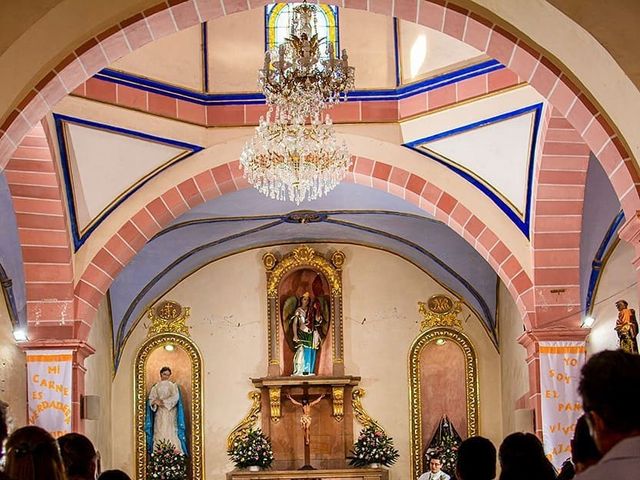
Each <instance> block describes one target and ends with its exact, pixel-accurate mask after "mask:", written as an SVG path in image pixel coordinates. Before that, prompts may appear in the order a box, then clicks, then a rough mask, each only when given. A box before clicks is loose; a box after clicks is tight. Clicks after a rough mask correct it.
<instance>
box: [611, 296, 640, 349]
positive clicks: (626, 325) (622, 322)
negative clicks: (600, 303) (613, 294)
mask: <svg viewBox="0 0 640 480" xmlns="http://www.w3.org/2000/svg"><path fill="white" fill-rule="evenodd" d="M616 308H617V309H618V320H617V321H616V329H615V330H616V333H617V334H618V339H619V340H620V350H624V351H625V352H629V353H638V342H637V340H636V336H637V335H638V321H637V320H636V311H635V310H634V309H632V308H629V304H628V303H627V301H626V300H618V301H617V302H616Z"/></svg>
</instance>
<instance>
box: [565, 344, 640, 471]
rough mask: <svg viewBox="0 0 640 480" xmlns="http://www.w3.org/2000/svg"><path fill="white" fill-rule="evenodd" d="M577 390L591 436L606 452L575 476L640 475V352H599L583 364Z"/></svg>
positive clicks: (599, 448) (602, 451)
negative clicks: (593, 463) (639, 404)
mask: <svg viewBox="0 0 640 480" xmlns="http://www.w3.org/2000/svg"><path fill="white" fill-rule="evenodd" d="M578 391H579V392H580V395H582V406H583V408H584V411H585V417H586V419H587V423H588V425H589V430H590V432H591V436H592V437H593V440H594V441H595V443H596V446H597V447H598V450H600V453H602V454H603V455H604V456H603V457H602V459H601V460H600V461H599V462H598V463H597V464H596V465H594V466H592V467H590V468H588V469H587V470H586V471H584V472H583V473H581V474H579V475H577V476H576V477H575V480H600V479H604V480H609V479H615V480H637V479H638V478H640V409H639V408H638V403H639V402H640V355H637V354H631V353H627V352H624V351H622V350H615V351H613V350H605V351H604V352H600V353H596V354H595V355H593V356H592V357H591V358H590V359H589V361H587V363H586V364H585V365H584V367H582V372H581V376H580V385H579V386H578Z"/></svg>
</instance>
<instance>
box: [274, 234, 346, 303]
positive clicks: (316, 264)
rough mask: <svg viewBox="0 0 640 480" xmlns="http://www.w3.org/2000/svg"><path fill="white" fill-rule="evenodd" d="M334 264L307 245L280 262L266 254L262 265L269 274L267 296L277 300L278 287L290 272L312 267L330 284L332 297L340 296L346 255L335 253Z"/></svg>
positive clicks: (295, 250)
mask: <svg viewBox="0 0 640 480" xmlns="http://www.w3.org/2000/svg"><path fill="white" fill-rule="evenodd" d="M332 262H333V263H331V262H329V261H328V260H327V259H326V258H324V257H323V256H322V255H320V254H318V253H317V252H316V251H315V250H314V249H313V248H311V247H309V246H307V245H303V246H301V247H298V248H296V249H294V250H293V251H292V252H291V253H289V254H288V255H286V256H285V257H284V258H283V259H282V260H281V261H279V262H278V261H277V258H276V257H275V255H273V254H272V253H266V254H265V255H264V256H263V257H262V263H263V264H264V266H265V269H266V270H267V272H268V279H267V296H268V297H272V298H275V297H276V296H277V295H278V285H280V281H281V280H282V278H283V277H284V276H285V275H286V274H287V273H288V272H289V271H291V270H294V269H297V268H300V267H310V268H313V269H315V270H318V271H320V272H321V273H323V274H324V276H325V278H326V279H327V281H328V282H329V287H330V288H331V296H336V295H339V294H340V292H341V291H342V280H341V278H340V268H341V267H342V265H343V264H344V254H343V253H342V252H335V253H334V254H333V256H332ZM338 265H339V266H338Z"/></svg>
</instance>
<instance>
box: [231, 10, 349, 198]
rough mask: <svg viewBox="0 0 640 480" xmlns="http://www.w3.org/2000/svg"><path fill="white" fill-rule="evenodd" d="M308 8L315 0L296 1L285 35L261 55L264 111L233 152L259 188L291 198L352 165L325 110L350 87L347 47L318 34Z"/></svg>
mask: <svg viewBox="0 0 640 480" xmlns="http://www.w3.org/2000/svg"><path fill="white" fill-rule="evenodd" d="M315 13H316V7H315V5H310V4H307V3H303V4H300V5H297V6H295V7H294V8H293V12H292V16H291V25H290V30H289V32H290V33H289V37H288V38H287V39H286V40H285V42H284V43H283V44H282V45H280V46H279V47H278V48H276V49H272V50H270V51H267V52H266V53H265V58H264V67H263V68H262V69H261V70H260V71H259V79H258V80H259V84H260V87H261V88H262V91H263V93H264V96H265V98H266V101H267V105H268V106H269V110H268V111H267V114H266V116H264V117H262V118H260V123H259V125H258V127H257V128H256V133H255V135H254V137H253V138H252V139H251V140H250V141H249V142H248V143H247V144H246V145H245V147H244V149H243V151H242V154H241V155H240V163H241V165H242V167H243V169H244V175H245V177H246V178H247V180H248V181H249V183H251V184H252V185H253V186H254V187H255V188H256V189H257V190H258V191H260V192H261V193H263V194H265V195H267V196H269V197H271V198H275V199H278V200H287V199H288V200H291V201H293V202H295V203H296V204H300V202H302V201H304V200H314V199H316V198H318V197H321V196H322V195H325V194H326V193H328V192H329V191H330V190H332V189H333V188H334V187H335V186H336V185H337V184H338V183H340V181H341V180H342V179H343V178H344V176H345V175H346V173H347V171H348V169H349V166H350V165H351V156H350V155H349V151H348V150H347V146H346V144H345V142H344V140H341V139H338V138H337V137H336V134H335V131H334V129H333V123H332V121H331V117H330V116H329V115H328V114H327V113H326V110H327V109H329V108H331V107H332V106H333V105H335V104H337V103H338V102H339V101H340V100H344V99H346V95H347V93H348V92H349V90H351V89H353V85H354V68H353V67H350V66H349V61H348V57H347V52H346V50H343V51H342V55H341V56H340V57H338V56H337V55H336V53H335V52H334V48H333V44H331V43H330V42H327V41H326V39H325V38H318V34H317V25H316V16H315ZM324 43H327V45H326V46H324V45H323V44H324ZM323 47H324V49H325V52H326V56H323V55H322V53H321V51H322V48H323Z"/></svg>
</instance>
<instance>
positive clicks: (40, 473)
mask: <svg viewBox="0 0 640 480" xmlns="http://www.w3.org/2000/svg"><path fill="white" fill-rule="evenodd" d="M4 471H5V473H6V474H7V475H8V476H9V477H10V478H12V479H15V480H18V479H19V480H66V475H65V473H64V465H63V464H62V459H61V458H60V451H59V450H58V444H57V443H56V440H55V439H54V438H53V437H52V436H51V434H50V433H49V432H47V431H46V430H44V429H42V428H40V427H36V426H35V425H29V426H27V427H22V428H19V429H18V430H16V431H15V432H13V433H12V434H11V436H10V437H9V440H7V463H6V465H5V469H4Z"/></svg>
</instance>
